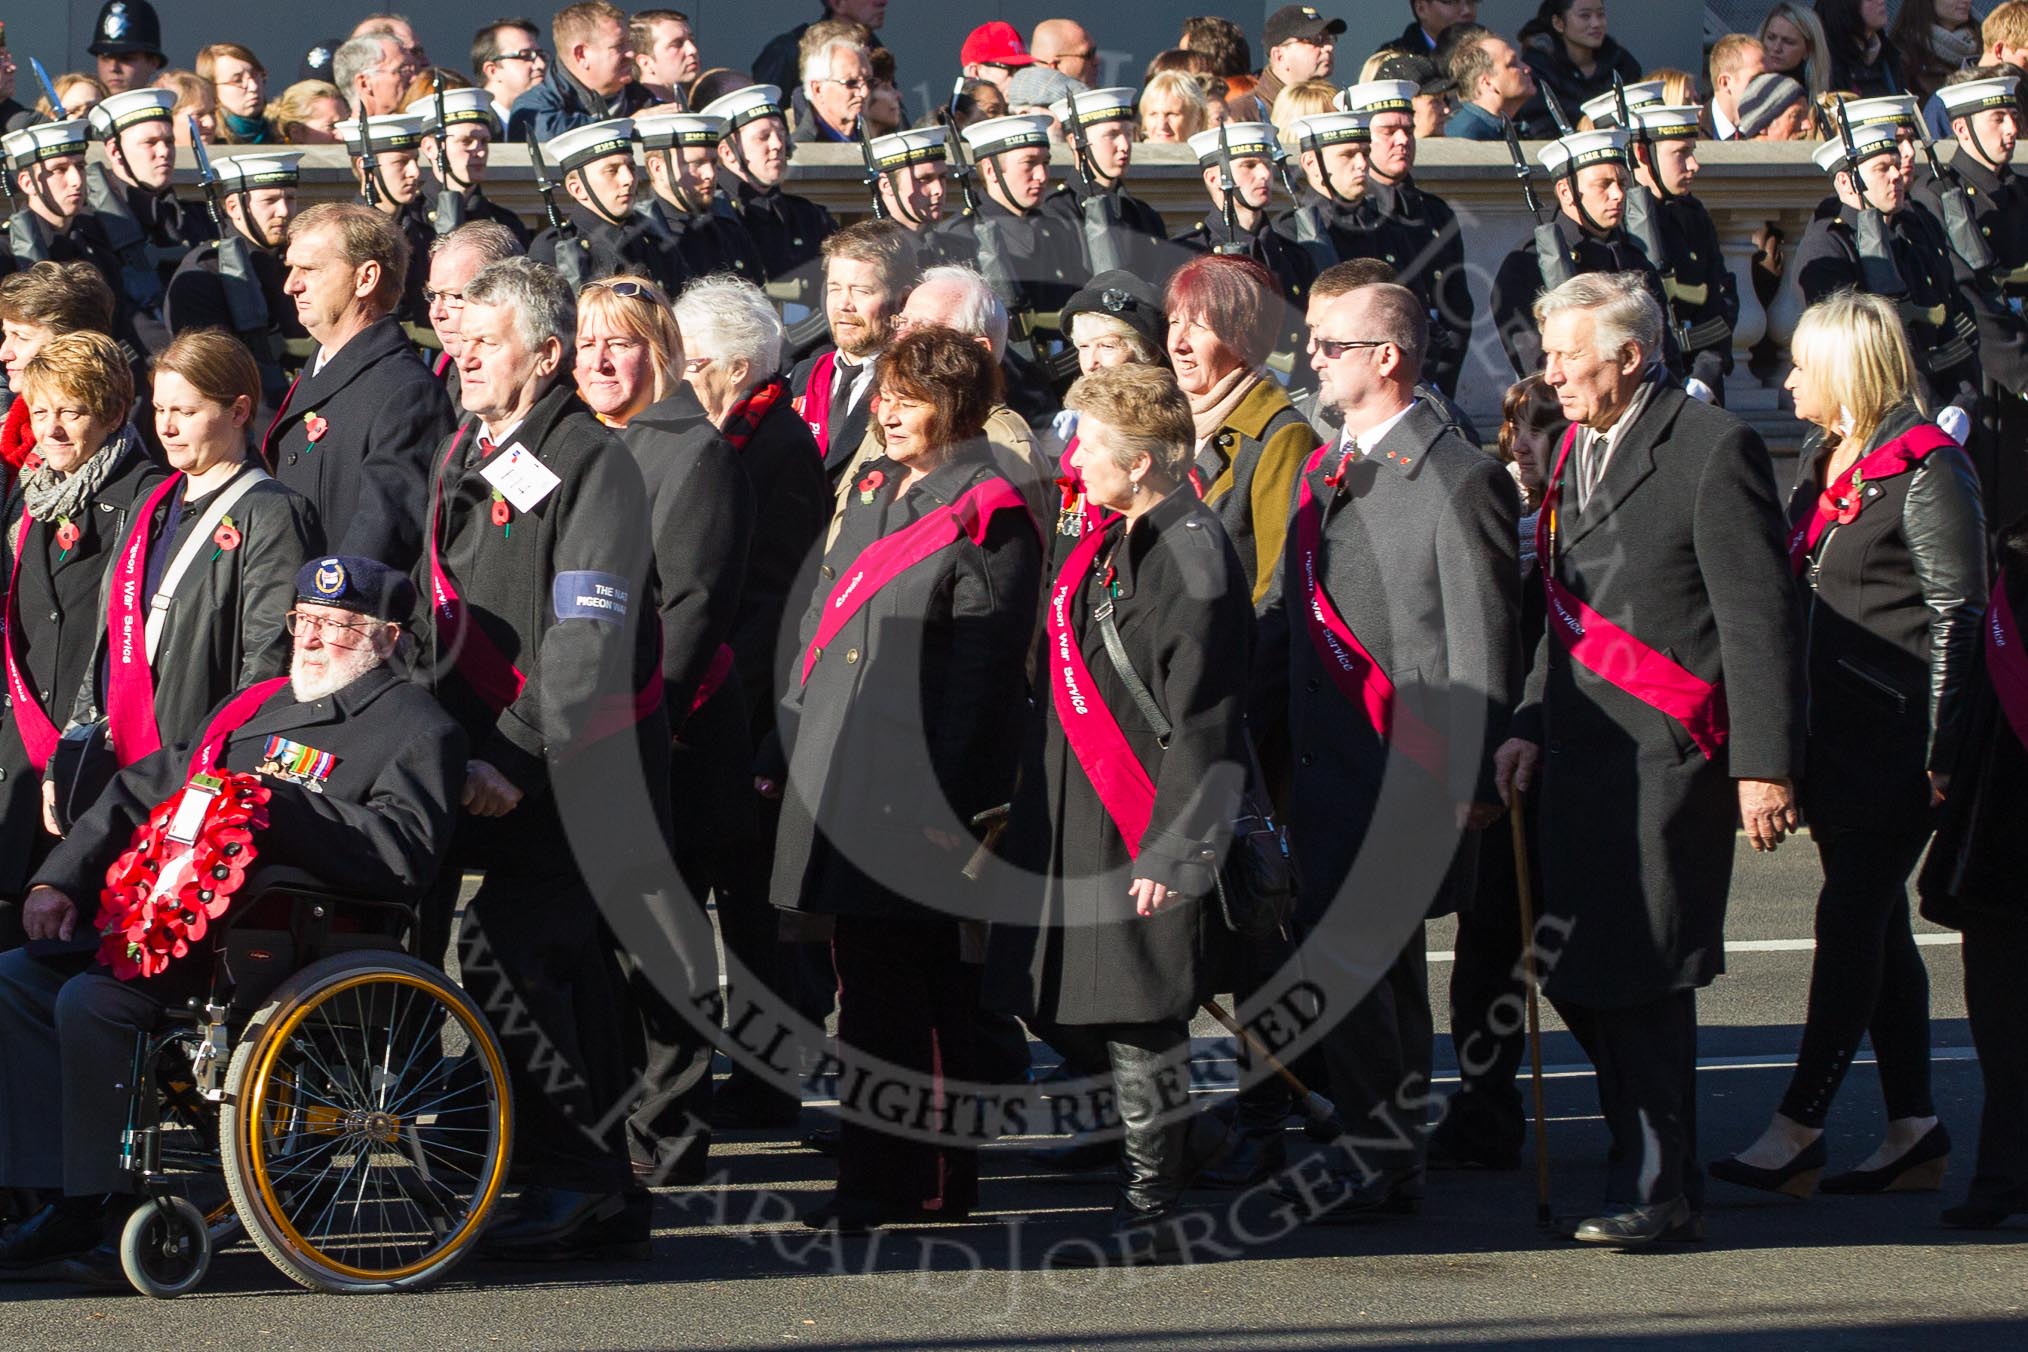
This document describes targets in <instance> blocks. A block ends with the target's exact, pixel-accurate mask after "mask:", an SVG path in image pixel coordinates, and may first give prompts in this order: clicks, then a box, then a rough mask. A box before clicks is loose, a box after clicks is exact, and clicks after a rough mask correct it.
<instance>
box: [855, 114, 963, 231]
mask: <svg viewBox="0 0 2028 1352" xmlns="http://www.w3.org/2000/svg"><path fill="white" fill-rule="evenodd" d="M869 153H870V155H871V160H872V162H871V165H870V166H869V169H868V172H869V173H871V174H872V175H873V176H874V189H873V191H874V193H875V200H876V203H877V214H879V215H880V216H881V217H882V218H884V219H886V220H890V221H893V222H894V223H895V224H896V225H898V226H900V227H901V228H902V229H904V230H906V231H908V232H910V233H911V234H917V235H919V234H921V233H922V232H923V231H925V230H928V229H930V228H931V227H932V226H934V225H935V224H936V223H937V222H938V221H941V220H943V219H944V218H945V217H946V216H947V215H950V214H951V213H952V212H954V211H955V210H956V207H957V204H956V203H955V202H954V201H953V200H952V199H951V196H950V191H951V161H950V150H949V147H948V146H947V145H946V143H945V134H944V131H943V129H942V128H941V127H923V128H910V129H904V130H902V131H896V132H889V133H888V134H887V135H885V136H876V137H874V138H873V139H872V141H871V142H869Z"/></svg>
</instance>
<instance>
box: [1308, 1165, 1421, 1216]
mask: <svg viewBox="0 0 2028 1352" xmlns="http://www.w3.org/2000/svg"><path fill="white" fill-rule="evenodd" d="M1336 1181H1337V1187H1336V1188H1334V1189H1330V1190H1326V1189H1318V1190H1317V1195H1319V1196H1322V1197H1328V1198H1329V1200H1326V1201H1325V1202H1324V1203H1323V1205H1322V1206H1320V1207H1319V1208H1318V1209H1317V1210H1316V1211H1315V1212H1313V1213H1312V1214H1310V1215H1307V1216H1304V1217H1303V1218H1302V1219H1303V1220H1304V1221H1305V1222H1307V1223H1308V1224H1311V1225H1349V1224H1352V1223H1355V1222H1358V1221H1364V1220H1370V1219H1372V1218H1373V1217H1376V1216H1413V1215H1415V1214H1416V1213H1418V1212H1420V1211H1421V1210H1422V1171H1421V1170H1420V1169H1408V1168H1400V1169H1383V1170H1381V1171H1380V1172H1379V1173H1377V1174H1373V1175H1371V1176H1370V1177H1366V1178H1354V1177H1352V1176H1351V1175H1350V1174H1340V1175H1338V1176H1337V1180H1336ZM1275 1196H1276V1197H1277V1198H1278V1199H1279V1200H1281V1201H1285V1202H1293V1203H1295V1204H1296V1205H1298V1206H1302V1205H1306V1203H1305V1200H1304V1198H1303V1196H1302V1195H1301V1194H1299V1193H1296V1192H1293V1191H1291V1192H1282V1191H1279V1190H1278V1191H1277V1192H1276V1193H1275Z"/></svg>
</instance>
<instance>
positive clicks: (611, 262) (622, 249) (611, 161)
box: [528, 117, 669, 286]
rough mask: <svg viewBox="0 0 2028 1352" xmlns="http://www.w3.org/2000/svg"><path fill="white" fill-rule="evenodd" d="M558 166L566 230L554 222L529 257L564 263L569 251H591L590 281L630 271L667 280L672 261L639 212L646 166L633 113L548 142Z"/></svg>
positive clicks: (587, 258) (587, 262) (584, 275)
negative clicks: (637, 149) (637, 162)
mask: <svg viewBox="0 0 2028 1352" xmlns="http://www.w3.org/2000/svg"><path fill="white" fill-rule="evenodd" d="M542 153H543V155H544V157H545V158H546V159H547V160H548V161H549V165H550V170H551V172H553V173H557V174H560V175H562V177H563V186H564V189H565V190H566V191H567V192H569V194H570V201H568V202H566V203H564V205H563V214H564V217H565V225H564V228H563V229H560V230H559V229H558V228H556V227H555V226H551V227H550V228H549V229H547V230H544V231H543V232H542V233H541V234H539V235H537V236H536V237H535V242H534V243H533V244H531V245H529V246H528V256H529V257H530V258H533V259H534V260H535V261H537V262H538V263H548V264H550V265H551V266H552V267H554V266H556V263H557V257H558V255H559V254H561V253H562V252H563V251H564V250H567V249H575V250H579V251H581V253H582V254H583V267H582V270H581V271H580V272H579V274H578V275H579V277H580V278H581V280H582V281H587V282H589V281H593V280H596V279H597V278H600V277H611V276H613V275H614V274H615V273H621V272H630V273H632V274H634V275H635V276H637V277H648V278H652V279H654V280H656V281H660V282H663V283H664V284H665V286H666V284H667V281H668V278H667V276H666V273H667V269H668V266H669V264H668V259H667V258H666V257H665V256H664V251H663V249H662V247H661V246H660V245H659V244H658V243H657V242H656V239H655V235H654V233H653V228H652V226H651V224H650V222H649V220H648V218H647V217H645V216H643V215H642V214H641V213H640V212H638V211H636V210H634V200H635V198H636V196H637V195H638V194H639V190H640V182H641V180H640V171H639V170H638V169H637V168H635V166H634V124H633V122H632V121H631V120H629V119H627V118H624V117H622V118H615V119H613V120H612V121H610V122H594V123H591V124H590V125H588V126H583V127H578V128H577V129H575V130H574V131H567V132H565V133H563V135H561V136H558V137H557V138H555V139H554V140H552V141H550V142H549V143H548V144H547V145H545V146H544V147H543V148H542Z"/></svg>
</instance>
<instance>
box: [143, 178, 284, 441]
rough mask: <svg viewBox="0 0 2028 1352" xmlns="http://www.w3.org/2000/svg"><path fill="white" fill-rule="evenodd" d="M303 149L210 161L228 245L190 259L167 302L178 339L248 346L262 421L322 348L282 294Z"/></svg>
mask: <svg viewBox="0 0 2028 1352" xmlns="http://www.w3.org/2000/svg"><path fill="white" fill-rule="evenodd" d="M302 158H303V152H302V151H300V150H269V151H256V152H253V153H249V154H245V155H237V156H234V157H232V158H230V159H216V160H213V161H211V169H212V174H213V179H212V182H211V183H209V184H208V185H206V188H205V191H206V192H207V193H209V194H210V195H211V198H212V206H213V209H214V210H216V211H217V212H218V213H219V221H220V222H221V224H223V226H224V227H225V233H224V237H223V238H222V239H217V240H212V241H210V242H209V243H205V244H200V245H198V246H197V247H196V248H194V249H192V250H191V251H190V252H189V253H188V254H186V255H184V258H183V261H182V263H180V264H178V265H177V268H176V272H175V274H174V275H173V276H171V277H170V279H169V287H168V290H167V291H166V292H165V293H164V296H163V306H162V313H163V320H164V322H165V323H166V324H167V326H168V329H169V332H170V333H172V334H176V333H181V332H183V330H185V329H206V328H212V329H224V330H225V331H226V332H228V333H231V334H233V335H235V336H236V337H237V338H238V339H239V340H240V341H241V342H243V343H245V344H246V346H247V350H248V351H249V352H251V353H253V354H254V361H255V362H256V363H257V364H258V365H259V366H260V368H261V401H262V405H263V418H262V419H261V421H260V422H259V425H260V426H261V427H266V426H267V419H268V418H271V417H272V416H273V411H274V410H275V409H277V408H279V407H281V402H282V397H283V395H284V394H286V393H287V392H288V388H289V378H290V377H291V376H292V375H293V374H294V373H295V372H296V371H297V370H299V369H301V367H302V365H303V363H304V362H306V361H308V360H309V357H310V353H311V352H312V351H313V350H314V348H315V346H316V344H314V343H313V342H311V341H310V335H309V332H308V330H306V329H305V328H304V327H303V321H302V319H301V318H300V317H299V316H298V315H297V314H296V306H295V303H294V302H293V301H291V300H290V299H289V296H288V293H287V292H285V291H284V290H283V289H282V286H283V281H284V269H283V267H282V261H281V259H280V258H279V257H278V256H277V255H278V252H279V250H280V249H281V246H282V237H283V235H284V234H285V233H286V232H287V230H288V225H289V221H290V219H291V218H292V217H294V216H295V214H296V181H297V173H298V165H299V164H300V163H301V161H302Z"/></svg>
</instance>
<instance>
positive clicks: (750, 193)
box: [697, 84, 838, 355]
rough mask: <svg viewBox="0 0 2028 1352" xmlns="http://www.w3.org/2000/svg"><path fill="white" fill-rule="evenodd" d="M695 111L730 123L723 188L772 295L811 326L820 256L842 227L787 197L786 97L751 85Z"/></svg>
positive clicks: (721, 150) (721, 162) (723, 151)
mask: <svg viewBox="0 0 2028 1352" xmlns="http://www.w3.org/2000/svg"><path fill="white" fill-rule="evenodd" d="M697 111H699V112H700V113H704V114H706V115H708V116H711V117H722V118H724V119H725V135H724V137H723V139H721V140H720V141H719V143H718V167H719V170H720V171H721V173H722V174H723V180H722V186H723V187H724V189H725V195H726V197H727V199H728V200H729V201H731V203H732V208H733V210H734V211H737V212H738V213H739V219H740V222H741V223H742V224H744V225H745V226H746V232H747V233H748V234H749V235H751V236H753V242H754V245H755V246H756V247H757V248H759V250H760V255H761V262H762V264H763V265H764V266H765V267H766V269H767V284H768V294H769V295H770V296H772V297H773V298H774V299H775V300H777V301H786V302H790V303H792V304H793V305H794V306H795V307H796V311H795V314H796V318H798V319H802V318H808V317H809V316H810V315H811V314H813V313H815V311H816V310H817V308H818V306H819V304H820V302H821V299H822V297H821V295H820V289H821V285H822V284H821V282H820V281H819V280H818V272H819V269H818V268H817V251H818V249H819V248H820V247H821V246H822V245H823V243H824V238H825V236H827V235H829V234H830V233H831V232H832V231H834V230H836V229H837V228H838V223H837V222H836V221H834V220H832V219H831V213H830V212H829V211H827V210H825V209H824V208H823V207H821V206H819V205H817V204H816V203H815V202H812V201H811V200H810V199H809V198H807V197H798V196H797V195H796V194H794V193H791V192H784V191H782V184H783V182H784V181H785V180H786V179H787V178H788V176H789V154H790V150H789V119H788V116H787V114H785V113H784V112H783V111H782V91H781V90H780V89H778V88H777V87H776V86H774V85H768V84H756V85H748V86H747V87H746V88H744V89H735V90H733V91H732V92H731V93H730V94H726V95H723V96H722V97H720V98H716V99H713V100H712V101H711V102H710V103H708V104H706V105H705V106H704V107H702V108H700V109H698V110H697ZM791 322H793V321H791ZM790 355H796V354H790Z"/></svg>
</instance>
